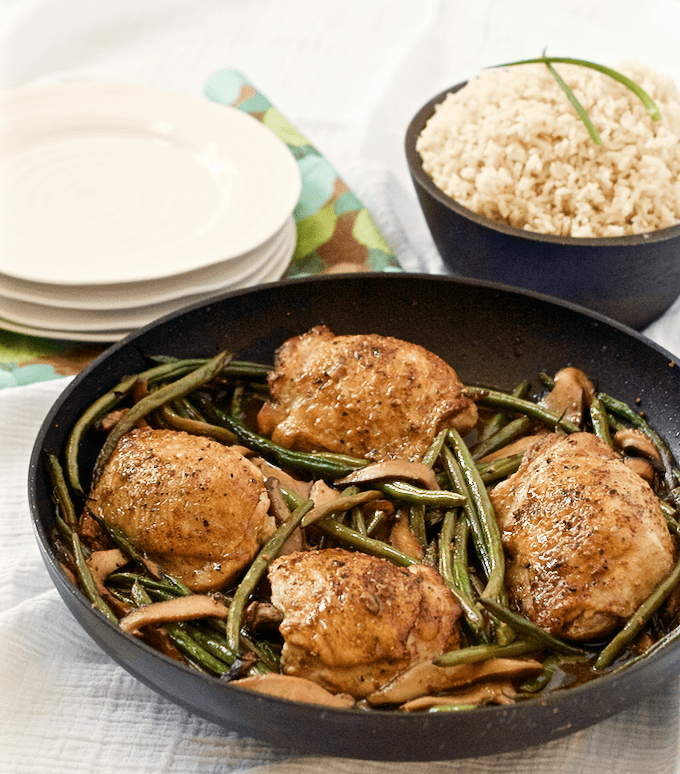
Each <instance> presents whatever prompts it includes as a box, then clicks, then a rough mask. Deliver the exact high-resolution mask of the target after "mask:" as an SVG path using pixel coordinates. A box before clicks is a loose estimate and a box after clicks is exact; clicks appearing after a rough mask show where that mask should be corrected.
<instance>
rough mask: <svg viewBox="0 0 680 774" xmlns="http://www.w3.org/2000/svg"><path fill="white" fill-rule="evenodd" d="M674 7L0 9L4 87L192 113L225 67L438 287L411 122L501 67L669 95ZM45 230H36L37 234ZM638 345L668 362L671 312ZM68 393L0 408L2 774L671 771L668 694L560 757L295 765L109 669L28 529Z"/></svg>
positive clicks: (522, 1)
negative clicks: (620, 70) (660, 87)
mask: <svg viewBox="0 0 680 774" xmlns="http://www.w3.org/2000/svg"><path fill="white" fill-rule="evenodd" d="M678 29H680V1H679V0H648V1H647V2H642V0H601V1H600V2H598V3H592V2H590V0H557V1H555V2H552V3H545V2H539V0H514V2H512V3H504V2H502V1H501V0H419V2H418V3H413V2H411V0H343V2H342V3H322V2H318V0H288V2H285V3H283V2H279V0H116V2H110V0H87V2H83V0H2V2H1V3H0V56H1V60H2V61H1V63H0V86H3V87H6V86H15V85H22V84H27V83H40V82H50V81H59V80H65V79H70V78H93V79H100V80H109V81H110V80H116V81H123V82H129V83H139V84H148V85H153V86H159V87H163V88H170V89H174V90H176V91H178V92H183V93H190V94H194V95H201V94H202V91H203V85H204V83H205V82H206V81H207V79H208V78H209V77H210V76H211V75H212V74H213V73H214V72H216V71H217V70H220V69H223V68H227V67H233V68H237V69H239V70H240V71H241V72H243V73H244V74H246V76H247V77H248V78H249V79H251V81H252V82H253V83H254V84H255V85H256V86H257V87H258V88H259V89H261V90H262V92H263V93H265V94H266V95H267V96H268V97H269V98H270V100H271V101H272V102H273V104H274V105H275V106H276V107H277V108H279V110H280V111H281V112H282V113H283V114H284V115H285V116H286V117H287V118H288V119H289V120H290V121H291V122H292V123H293V124H294V125H295V126H296V127H297V128H298V129H299V130H300V131H301V132H302V133H303V134H304V135H305V136H306V137H308V138H309V139H310V141H311V142H312V143H313V144H314V145H315V146H316V147H317V148H318V149H319V150H320V151H321V152H322V153H323V154H324V155H326V157H327V158H328V159H329V161H330V162H331V163H332V164H333V165H334V166H335V168H336V169H337V170H338V172H339V173H340V175H341V176H343V177H344V178H345V180H346V181H347V182H348V184H349V185H350V187H351V188H352V189H353V190H354V191H355V192H356V193H357V195H358V196H359V197H360V198H361V199H362V201H363V202H364V204H365V205H366V206H367V207H368V209H369V211H370V212H371V214H372V215H373V217H374V219H375V221H376V223H377V225H378V226H379V227H380V228H381V230H382V231H383V233H384V235H385V237H386V238H387V240H388V242H389V243H390V244H391V246H392V247H393V249H394V250H395V252H396V253H397V256H398V258H399V260H400V262H401V264H402V266H403V267H404V269H406V270H407V271H425V272H430V273H443V272H444V267H443V265H442V262H441V260H440V258H439V256H438V254H437V252H436V249H435V247H434V245H433V243H432V241H431V239H430V236H429V233H428V231H427V228H426V226H425V223H424V219H423V218H422V215H421V214H420V211H419V208H418V205H417V202H416V198H415V194H414V192H413V188H412V186H411V183H410V180H409V178H408V172H407V169H406V164H405V161H404V157H403V149H402V143H403V135H404V132H405V129H406V126H407V124H408V121H409V119H410V118H411V116H412V115H413V113H415V111H416V110H417V109H418V108H419V107H420V105H421V104H422V103H423V102H425V101H426V100H427V99H429V98H430V97H431V96H433V95H434V94H437V93H438V92H440V91H442V90H443V89H444V88H446V87H447V86H449V85H452V84H454V83H457V82H458V81H460V80H462V79H464V78H465V77H467V76H468V75H469V74H470V73H472V72H475V71H477V70H478V69H480V68H482V67H484V66H486V65H489V64H491V63H495V62H501V61H507V60H511V59H518V58H522V57H526V56H531V55H535V54H538V53H540V52H541V51H542V50H543V48H544V47H545V46H548V51H549V53H554V54H556V55H567V56H582V57H584V58H589V59H595V60H597V61H602V62H605V63H611V64H615V63H617V62H618V61H620V60H621V59H625V58H639V59H641V60H643V61H646V62H648V63H649V64H650V65H652V66H653V67H655V68H656V69H658V70H659V71H662V72H666V73H668V74H670V75H672V76H673V77H674V78H675V80H676V82H680V53H679V51H680V50H679V49H678V46H677V30H678ZM36 227H39V224H36ZM646 333H647V335H649V336H650V338H652V339H653V340H654V341H656V342H657V343H659V344H660V345H662V346H664V347H665V348H666V349H668V350H669V351H670V352H671V353H674V354H675V355H676V356H680V301H679V302H678V303H676V304H675V306H674V307H673V308H672V309H671V310H670V311H669V312H667V313H666V314H665V315H664V316H663V317H662V318H661V319H660V320H658V321H656V322H655V323H654V324H653V325H652V326H650V328H648V330H647V331H646ZM65 384H66V380H63V379H62V380H57V381H52V382H44V383H40V384H35V385H30V386H23V387H16V388H8V389H5V390H2V391H0V646H1V647H2V653H1V655H2V658H0V691H1V693H0V696H1V698H0V718H1V726H0V771H2V772H7V773H8V774H9V773H11V774H29V773H30V774H43V772H44V773H45V774H47V773H48V772H49V774H61V772H69V774H71V773H72V772H98V773H99V772H101V773H102V774H108V772H111V773H113V772H120V771H124V772H126V774H156V773H158V774H161V772H162V773H163V774H174V772H177V773H178V774H179V773H181V774H193V772H201V773H203V772H210V773H211V774H212V773H213V772H215V773H217V772H232V771H252V772H257V773H258V774H260V773H261V774H265V773H266V774H303V773H304V774H316V773H317V772H322V771H324V772H325V771H329V770H330V771H333V772H338V773H339V774H354V773H355V772H369V773H370V772H375V773H376V774H378V773H380V774H382V772H385V774H387V772H395V773H396V774H399V773H400V772H403V773H404V774H406V772H416V774H420V773H422V774H440V773H441V774H444V772H451V773H453V772H470V773H474V774H486V772H492V771H493V772H507V773H508V774H509V773H510V772H512V773H513V774H514V772H536V773H537V774H544V773H545V774H547V773H548V772H549V773H550V774H577V773H579V774H581V773H583V774H600V772H601V773H602V774H604V773H605V772H607V773H608V774H614V773H620V774H633V772H648V773H649V774H668V773H670V772H675V771H678V707H679V698H678V682H677V678H676V677H675V676H672V678H670V679H669V683H668V688H667V690H666V691H664V692H661V693H660V694H659V695H657V696H655V697H653V698H652V699H649V700H647V701H644V702H642V703H639V704H637V705H635V706H631V708H630V709H629V710H627V711H625V712H623V713H621V714H619V715H618V716H616V717H614V718H612V719H610V720H608V721H605V722H604V723H601V724H599V725H597V726H595V727H593V728H591V729H587V730H584V731H581V732H579V733H577V734H574V735H572V736H570V737H567V738H566V739H563V740H559V741H556V742H553V743H550V744H548V745H543V746H540V747H536V748H532V749H530V750H526V751H523V752H521V753H509V754H503V755H498V756H492V757H489V758H481V759H476V760H466V761H450V762H437V763H428V764H425V763H423V764H394V763H389V764H380V763H369V762H362V761H349V760H336V759H333V760H327V759H318V758H297V757H295V756H294V755H293V753H291V752H290V751H288V750H284V749H272V748H270V747H268V746H266V745H263V744H260V743H258V742H254V741H252V740H248V739H242V738H239V737H237V736H235V735H234V734H230V733H229V732H227V731H225V730H224V729H222V728H220V727H218V726H216V725H213V724H211V723H208V722H206V721H203V720H202V719H200V718H197V717H195V716H193V715H190V714H189V713H187V712H185V711H184V710H181V709H180V708H178V707H176V706H175V705H173V704H172V703H170V702H168V701H166V700H165V699H163V698H161V697H159V696H157V695H156V694H154V693H153V692H152V691H150V690H149V689H147V688H146V687H145V686H143V685H142V684H141V683H139V682H137V681H136V680H135V679H134V678H132V677H131V676H130V675H128V674H127V673H126V672H125V671H124V670H123V669H121V668H120V667H118V666H117V665H115V664H114V663H113V662H112V661H111V660H110V659H109V658H108V657H107V656H106V655H105V654H104V653H102V651H101V650H100V649H99V648H98V647H97V646H96V645H95V644H94V643H93V642H92V641H90V639H89V638H88V637H87V635H85V634H84V632H83V631H82V630H81V629H80V627H79V626H78V625H77V624H76V623H75V622H74V620H73V619H72V617H71V615H70V613H69V612H68V611H67V610H66V608H65V606H64V604H63V603H62V602H61V600H60V598H59V596H58V594H57V592H56V591H55V590H54V588H53V587H52V585H51V582H50V580H49V577H48V575H47V572H46V570H45V569H44V567H43V566H42V561H41V558H40V555H39V552H38V548H37V544H36V541H35V538H34V536H33V532H32V528H31V523H30V516H29V511H28V503H27V493H26V479H27V470H28V459H29V455H30V450H31V447H32V445H33V441H34V439H35V436H36V433H37V431H38V428H39V426H40V423H41V421H42V418H43V417H44V415H45V414H46V412H47V411H48V409H49V407H50V406H51V405H52V403H53V401H54V400H55V399H56V398H57V397H58V395H59V393H60V391H61V390H62V389H63V387H64V385H65Z"/></svg>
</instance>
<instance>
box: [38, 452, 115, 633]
mask: <svg viewBox="0 0 680 774" xmlns="http://www.w3.org/2000/svg"><path fill="white" fill-rule="evenodd" d="M48 470H49V474H50V478H51V479H52V484H53V488H54V490H53V491H54V497H55V499H56V501H57V503H58V505H59V509H60V510H61V513H62V514H63V516H62V521H63V524H64V525H65V527H66V530H67V533H66V534H67V536H68V537H70V541H71V546H70V548H71V554H72V556H73V563H74V566H75V570H76V576H77V578H78V581H79V585H80V587H81V589H82V590H83V593H84V594H85V596H86V597H87V598H88V599H89V600H90V602H91V603H92V604H93V605H94V607H96V608H97V610H99V611H100V612H101V613H103V614H104V615H105V616H106V617H107V618H108V619H109V620H110V621H113V623H117V622H118V616H117V615H116V614H115V613H114V612H113V610H112V609H111V608H110V607H109V605H108V604H107V603H106V602H105V601H104V599H103V598H102V596H101V594H100V593H99V589H98V588H97V585H96V584H95V582H94V578H93V577H92V573H91V572H90V568H89V567H88V565H87V560H86V557H85V550H84V547H83V544H82V542H81V540H80V535H79V534H78V531H77V526H78V522H77V518H76V514H75V508H74V506H73V501H72V500H71V497H70V495H69V492H68V487H67V485H66V478H65V476H64V471H63V468H62V467H61V465H60V464H59V461H58V460H57V458H56V456H55V455H54V454H50V455H48Z"/></svg>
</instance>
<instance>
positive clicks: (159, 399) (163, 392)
mask: <svg viewBox="0 0 680 774" xmlns="http://www.w3.org/2000/svg"><path fill="white" fill-rule="evenodd" d="M226 358H227V352H220V353H219V354H218V355H216V356H215V357H214V358H212V359H211V360H208V361H207V362H206V363H205V364H204V365H202V366H201V367H200V368H197V369H196V370H195V371H191V372H190V373H188V374H187V375H186V376H183V377H181V378H180V379H178V380H177V381H176V382H171V383H170V384H168V385H166V386H165V387H162V388H161V389H160V390H157V391H156V392H153V393H151V394H149V395H147V396H146V397H145V398H142V400H140V401H139V402H138V403H135V405H134V406H133V407H132V408H131V409H130V410H129V411H128V412H127V414H126V415H125V416H124V417H123V419H121V420H120V422H118V423H117V424H116V426H115V427H114V428H113V429H112V430H111V432H110V433H109V434H108V436H107V438H106V441H105V442H104V445H103V446H102V448H101V451H100V452H99V456H98V457H97V461H96V463H95V467H94V472H93V479H94V481H96V480H97V479H98V478H99V475H100V474H101V471H102V468H103V467H104V465H105V464H106V462H107V460H108V459H109V457H110V456H111V454H112V452H113V450H114V449H115V448H116V444H117V443H118V441H119V440H120V439H121V438H122V436H124V435H125V433H127V432H129V431H130V430H132V428H133V427H134V426H135V425H136V424H137V422H139V420H140V419H143V418H144V417H145V416H146V415H147V414H149V413H150V412H151V411H154V410H155V409H157V408H159V407H160V406H162V405H163V404H164V403H166V402H167V401H170V400H174V399H175V398H177V397H180V396H182V395H187V394H188V393H190V392H193V391H194V390H196V389H198V388H199V387H201V386H203V385H204V384H206V383H207V382H209V381H211V380H212V379H213V378H214V377H215V374H217V373H219V371H220V369H221V368H222V366H223V365H224V362H225V360H226Z"/></svg>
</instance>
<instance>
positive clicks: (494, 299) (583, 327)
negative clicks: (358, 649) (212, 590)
mask: <svg viewBox="0 0 680 774" xmlns="http://www.w3.org/2000/svg"><path fill="white" fill-rule="evenodd" d="M319 323H325V324H326V325H328V326H329V327H330V328H331V330H332V331H334V332H335V333H338V334H341V333H381V334H387V335H392V336H396V337H399V338H402V339H405V340H409V341H413V342H417V343H419V344H422V345H424V346H425V347H427V348H428V349H430V350H432V351H433V352H435V353H437V354H438V355H440V356H441V357H443V358H444V359H445V360H447V361H448V362H449V363H451V364H452V365H453V366H454V368H455V369H456V370H457V371H458V373H459V375H460V377H461V379H462V380H463V381H464V382H466V383H470V384H473V383H474V384H482V385H486V386H494V387H498V388H501V389H505V390H510V389H512V388H513V387H514V386H516V384H517V383H518V382H519V381H521V380H522V379H524V378H527V379H530V380H533V382H534V384H536V383H537V381H536V380H537V375H538V374H539V372H540V371H546V372H547V373H554V372H555V371H556V370H557V369H559V368H560V367H562V366H566V365H573V366H577V367H579V368H582V369H583V370H584V371H586V372H587V373H588V374H589V375H590V376H591V378H593V379H594V380H596V381H597V383H598V386H599V388H600V389H602V390H604V391H606V392H609V393H610V394H613V395H615V396H616V397H618V398H621V399H622V400H624V401H626V402H628V403H630V404H632V405H638V406H639V408H640V409H641V410H644V412H645V413H646V414H647V416H648V417H649V418H650V421H651V422H652V423H653V425H654V427H655V428H656V429H657V430H658V431H659V432H660V433H661V434H662V435H663V436H664V437H665V438H666V439H667V441H668V442H669V444H670V446H671V450H672V452H673V454H674V455H675V457H676V458H680V365H677V366H675V365H674V364H673V363H672V358H671V356H670V355H669V353H667V352H665V351H664V350H662V349H661V348H659V347H657V346H655V345H654V344H652V343H650V342H649V341H648V340H647V339H645V338H644V337H642V336H641V335H639V334H637V333H635V332H633V331H632V330H630V329H628V328H625V327H624V326H622V325H619V324H618V323H615V322H612V321H609V320H607V319H606V318H604V317H601V316H598V315H596V314H595V313H590V312H586V311H585V310H582V309H581V308H579V307H576V306H572V305H569V304H567V303H565V302H559V301H555V300H553V299H550V298H547V297H544V296H539V295H536V294H532V293H530V292H526V291H517V290H513V289H510V288H507V287H504V286H501V285H493V284H486V285H482V284H480V283H478V282H475V281H472V280H470V281H466V280H454V279H450V278H441V277H432V276H421V275H407V274H358V275H336V276H329V277H321V278H308V279H303V280H298V281H284V282H281V283H275V284H271V285H265V286H262V287H259V288H257V289H255V290H247V291H239V292H236V293H231V294H227V295H224V296H220V297H217V298H215V299H214V300H212V301H211V302H209V303H203V304H198V305H194V306H190V307H187V309H186V310H185V311H183V312H180V313H176V314H173V315H170V316H168V317H165V318H163V319H162V320H161V321H159V322H157V323H153V324H151V325H149V326H147V327H146V328H144V329H141V330H140V331H138V332H136V333H134V334H132V335H130V336H129V337H128V338H126V339H125V340H124V341H121V342H119V343H117V344H115V345H114V346H112V347H111V348H110V349H109V350H107V351H106V352H105V353H104V354H103V355H101V356H100V357H99V358H98V359H97V360H95V361H94V362H93V363H92V364H91V365H90V366H88V367H87V368H86V369H85V370H84V371H83V372H82V373H81V374H80V375H79V376H78V377H76V379H74V381H73V382H72V384H71V385H69V387H68V388H67V389H66V390H65V392H64V393H63V395H62V396H61V397H60V398H59V400H58V401H57V403H56V404H55V406H54V407H53V408H52V410H51V412H50V414H49V416H48V417H47V419H46V420H45V423H44V425H43V427H42V429H41V431H40V434H39V436H38V438H37V441H36V444H35V448H34V452H33V456H32V459H31V466H30V472H29V497H30V503H31V509H32V514H33V519H34V523H35V527H36V532H37V537H38V541H39V544H40V548H41V551H42V554H43V557H44V560H45V563H46V565H47V569H48V571H49V573H50V575H51V577H52V580H53V582H54V584H55V586H56V587H57V589H58V591H59V593H60V594H61V596H62V597H63V599H64V601H65V602H66V605H67V606H68V607H69V609H70V610H71V612H72V613H73V615H74V616H75V618H76V619H77V620H78V621H79V623H80V624H81V625H82V627H83V628H84V629H85V631H86V632H87V633H88V634H89V635H90V636H91V637H92V638H93V639H94V640H95V641H96V642H97V643H98V644H99V645H100V646H101V647H102V648H103V649H104V650H105V651H106V652H107V653H108V654H109V655H110V656H111V657H112V658H113V659H115V660H116V661H117V662H118V663H119V664H121V665H122V666H123V667H124V668H125V669H126V670H128V671H129V672H130V673H131V674H133V675H134V676H135V677H137V678H138V679H139V680H141V681H142V682H143V683H145V684H146V685H148V686H150V687H151V688H153V689H154V690H156V691H157V692H158V693H160V694H162V695H164V696H166V697H167V698H169V699H171V700H172V701H174V702H176V703H177V704H179V705H181V706H183V707H185V708H186V709H188V710H190V711H192V712H195V713H196V714H198V715H201V716H203V717H205V718H207V719H209V720H211V721H214V722H216V723H219V724H221V725H222V726H223V727H224V728H225V729H227V730H230V731H236V732H238V733H240V734H243V735H245V736H248V737H252V738H256V739H260V740H262V741H264V742H266V743H269V744H272V745H279V746H282V747H286V748H292V749H294V750H296V751H298V752H299V753H309V754H321V755H332V756H341V757H348V758H360V759H371V760H404V761H406V760H414V761H415V760H442V759H455V758H465V757H473V756H481V755H488V754H492V753H499V752H504V751H509V750H517V749H522V748H525V747H530V746H533V745H537V744H540V743H544V742H548V741H550V740H552V739H557V738H559V737H562V736H565V735H567V734H569V733H572V732H575V731H578V730H579V729H582V728H585V727H588V726H590V725H593V724H595V723H597V722H599V721H601V720H603V719H605V718H607V717H609V716H611V715H614V714H615V713H617V712H619V711H621V710H623V709H625V708H628V707H630V706H631V705H633V704H634V703H635V702H636V701H638V700H640V699H642V698H643V697H645V696H650V695H652V694H653V693H654V692H655V691H658V690H660V689H662V688H663V687H664V686H665V685H667V684H668V681H669V680H671V679H674V678H675V676H676V674H677V672H678V671H679V668H680V643H679V642H676V643H672V644H670V645H668V646H666V647H664V648H662V649H661V650H659V651H658V652H657V653H655V654H654V655H653V656H652V657H650V658H647V659H643V660H642V661H639V662H637V663H636V664H634V665H633V666H632V667H630V668H628V669H626V670H623V671H621V672H619V673H618V674H613V675H605V676H603V677H601V678H598V679H597V680H595V681H593V682H591V683H588V684H586V685H583V686H581V687H578V688H574V689H570V690H566V691H563V692H558V693H553V694H552V695H550V696H547V697H545V698H543V699H541V700H538V701H527V702H523V703H518V704H515V705H511V706H503V707H501V706H495V707H484V708H479V709H475V710H473V711H469V712H459V713H439V714H434V715H433V714H429V715H428V714H405V713H400V712H386V711H372V712H360V711H349V710H331V709H321V708H319V707H316V706H313V705H307V704H301V703H293V702H288V701H285V700H280V699H274V698H269V697H264V696H261V695H257V694H255V693H252V692H249V691H246V690H243V689H237V688H234V687H233V686H230V685H229V684H226V683H224V682H220V681H218V680H217V679H215V678H211V677H207V676H204V675H202V674H200V673H197V672H196V671H194V670H192V669H190V668H188V667H184V666H182V665H180V664H178V663H177V662H175V661H172V660H171V659H169V658H166V657H165V656H163V655H161V654H159V653H158V652H156V651H155V650H152V649H151V648H149V647H147V646H146V645H145V644H143V643H142V642H140V641H138V640H137V639H135V638H133V637H131V636H129V635H127V634H124V633H122V632H121V631H120V630H119V629H118V628H117V627H115V626H114V625H112V624H111V623H110V622H109V621H108V620H107V619H105V618H104V617H103V616H102V615H101V614H100V613H98V612H96V611H95V610H94V609H93V608H92V606H91V605H90V604H89V603H88V601H87V600H86V598H85V597H84V596H83V594H82V593H81V592H80V591H79V590H77V589H76V588H75V587H74V586H73V585H72V583H71V582H70V581H69V580H68V578H67V577H66V575H65V574H64V573H63V571H62V570H61V568H60V566H59V564H58V561H57V557H56V555H55V552H54V549H53V546H52V545H51V542H50V538H49V534H50V529H51V526H52V524H53V520H54V510H53V507H52V500H51V496H50V486H49V481H48V476H47V473H46V469H45V462H44V460H45V453H60V452H61V451H62V450H63V448H64V443H65V439H66V437H67V434H68V432H69V428H70V427H71V426H72V424H73V423H74V422H75V420H76V419H77V418H78V417H79V415H80V414H81V413H82V411H83V410H84V409H85V408H86V407H87V406H88V405H89V404H90V403H91V402H92V401H93V400H94V399H95V398H96V397H97V396H99V395H101V394H102V393H103V392H105V391H106V390H108V389H109V388H110V387H112V386H113V385H115V384H117V383H118V382H119V381H120V380H121V379H122V377H123V376H125V375H129V374H131V373H135V372H138V371H141V370H143V369H144V368H145V367H146V366H145V363H144V359H143V358H144V354H146V353H149V354H167V355H174V356H178V357H190V356H193V357H195V356H199V357H207V356H211V355H214V354H216V353H217V352H218V351H219V350H221V349H223V348H228V349H230V350H232V351H235V352H237V353H238V356H239V358H242V359H250V360H255V361H260V362H271V361H272V358H273V353H274V350H275V348H276V347H277V346H278V345H279V344H280V343H281V342H282V341H284V340H285V339H286V338H287V337H289V336H293V335H296V334H299V333H302V332H303V331H306V330H307V329H309V328H311V327H312V326H314V325H317V324H319ZM89 456H90V455H89V454H88V452H87V450H86V451H85V457H86V458H87V457H89ZM84 464H85V466H86V467H87V465H91V464H92V459H85V460H84ZM83 483H84V484H85V483H86V482H85V481H84V482H83ZM672 720H673V719H672V718H669V721H672Z"/></svg>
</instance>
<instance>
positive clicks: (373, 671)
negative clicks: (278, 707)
mask: <svg viewBox="0 0 680 774" xmlns="http://www.w3.org/2000/svg"><path fill="white" fill-rule="evenodd" d="M269 579H270V581H271V586H272V602H273V604H274V605H275V606H276V607H278V608H279V609H280V610H282V611H283V613H284V619H283V623H282V624H281V626H280V630H281V633H282V635H283V637H284V639H285V644H284V647H283V653H282V657H281V664H282V667H283V672H284V674H289V675H297V676H298V677H305V678H308V679H311V680H314V681H315V682H317V683H319V684H321V685H322V686H324V687H325V688H327V689H328V690H330V691H332V692H333V693H347V694H350V695H352V696H354V697H355V698H359V699H360V698H363V697H365V696H367V695H368V694H369V693H371V692H372V691H374V690H376V689H377V688H378V687H379V686H380V685H382V684H383V683H385V682H386V681H387V680H388V679H389V678H391V677H392V676H394V675H395V674H397V673H398V672H400V671H402V670H403V669H405V668H406V667H408V666H409V664H411V663H412V662H414V661H420V660H423V659H426V658H430V657H432V656H434V655H438V654H439V653H441V652H442V651H445V650H449V649H453V648H456V647H459V646H460V633H459V627H458V623H457V622H458V619H459V617H460V607H459V605H458V603H457V602H456V601H455V600H454V598H453V596H452V595H451V592H450V591H449V589H448V588H447V587H446V586H445V585H444V582H443V580H442V578H441V576H440V575H439V574H438V573H437V572H436V571H435V570H434V569H433V568H431V567H427V566H425V565H419V564H417V565H411V566H410V567H408V568H404V567H397V566H396V565H394V564H392V563H391V562H388V561H386V560H385V559H379V558H376V557H373V556H369V555H368V554H363V553H359V552H350V551H346V550H344V549H326V550H323V551H309V552H299V553H295V554H289V555H288V556H285V557H280V558H278V559H276V560H275V561H274V562H272V564H271V566H270V568H269Z"/></svg>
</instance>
